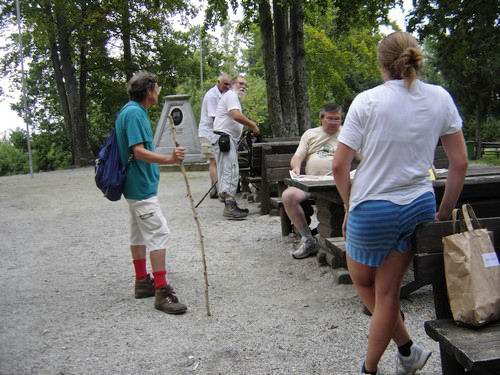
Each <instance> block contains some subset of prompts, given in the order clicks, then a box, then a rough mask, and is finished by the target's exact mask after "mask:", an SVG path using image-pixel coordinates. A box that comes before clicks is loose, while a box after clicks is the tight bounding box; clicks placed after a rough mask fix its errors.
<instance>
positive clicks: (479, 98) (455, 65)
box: [409, 0, 500, 132]
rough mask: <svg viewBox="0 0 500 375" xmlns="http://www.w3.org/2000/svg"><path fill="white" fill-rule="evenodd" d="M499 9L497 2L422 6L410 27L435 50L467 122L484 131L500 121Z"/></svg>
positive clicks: (461, 0)
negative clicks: (489, 120)
mask: <svg viewBox="0 0 500 375" xmlns="http://www.w3.org/2000/svg"><path fill="white" fill-rule="evenodd" d="M499 4H500V3H499V2H498V1H497V0H485V1H479V2H476V1H467V0H457V1H448V2H442V1H437V0H429V1H419V2H417V4H416V6H415V8H414V10H413V12H412V17H411V19H410V24H409V28H410V30H412V31H417V32H418V34H419V36H420V38H421V39H422V40H425V45H426V46H430V47H431V49H432V51H433V54H434V58H433V59H432V60H431V64H432V65H433V67H434V70H435V72H438V73H439V74H440V77H439V78H442V80H443V81H444V82H445V83H446V85H445V86H446V87H447V88H449V90H450V92H451V94H452V95H453V97H454V98H455V99H456V100H457V101H458V103H459V105H460V107H461V110H462V113H463V114H464V117H465V118H467V119H470V118H472V117H475V118H476V119H475V123H476V126H478V127H479V128H481V127H483V124H485V122H486V119H487V117H488V115H494V116H499V115H500V74H499V72H500V49H499V48H498V46H499V45H500V23H499V22H498V17H499V14H500V5H499ZM480 131H481V132H483V131H485V129H480Z"/></svg>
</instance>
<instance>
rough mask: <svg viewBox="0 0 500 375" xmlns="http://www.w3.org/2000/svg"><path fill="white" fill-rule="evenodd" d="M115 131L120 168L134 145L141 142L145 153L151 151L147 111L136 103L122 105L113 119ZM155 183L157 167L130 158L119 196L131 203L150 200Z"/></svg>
mask: <svg viewBox="0 0 500 375" xmlns="http://www.w3.org/2000/svg"><path fill="white" fill-rule="evenodd" d="M115 129H116V138H117V140H118V148H119V150H120V157H121V160H122V163H123V165H126V163H127V161H128V158H129V156H130V155H131V153H132V146H134V145H137V144H139V143H142V144H143V145H144V148H145V149H146V150H149V151H154V150H155V146H154V144H153V130H152V129H151V122H150V121H149V117H148V112H147V110H146V108H144V107H143V106H142V105H141V104H140V103H138V102H135V101H130V102H128V103H127V104H125V105H124V106H123V108H122V109H121V111H120V113H119V114H118V117H117V119H116V122H115ZM159 181H160V168H159V166H158V164H156V163H148V162H145V161H142V160H136V159H132V160H131V162H130V163H129V166H128V169H127V178H126V179H125V189H124V191H123V195H124V197H125V198H127V199H135V200H143V199H148V198H151V197H153V196H155V195H157V192H158V183H159Z"/></svg>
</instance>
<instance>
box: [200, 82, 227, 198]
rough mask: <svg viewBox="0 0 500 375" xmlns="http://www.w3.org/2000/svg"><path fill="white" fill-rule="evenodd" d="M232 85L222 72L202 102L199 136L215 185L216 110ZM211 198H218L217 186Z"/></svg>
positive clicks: (211, 192)
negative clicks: (213, 146) (213, 144)
mask: <svg viewBox="0 0 500 375" xmlns="http://www.w3.org/2000/svg"><path fill="white" fill-rule="evenodd" d="M230 87H231V77H229V75H227V74H226V73H221V75H220V76H219V78H218V80H217V84H216V85H215V86H214V87H212V88H211V89H210V90H208V91H207V92H206V94H205V96H204V97H203V102H202V104H201V113H200V125H199V127H198V136H199V137H200V143H201V150H202V153H203V155H204V156H205V158H206V159H207V160H208V172H209V174H210V180H211V181H212V183H211V185H214V184H215V182H216V181H217V164H216V162H215V154H214V151H213V148H212V143H214V142H215V140H216V138H215V136H214V131H213V130H214V119H215V110H216V109H217V103H219V100H220V98H221V96H222V94H224V93H225V92H226V91H227V90H229V88H230ZM210 198H217V188H216V187H214V188H213V189H212V190H211V191H210Z"/></svg>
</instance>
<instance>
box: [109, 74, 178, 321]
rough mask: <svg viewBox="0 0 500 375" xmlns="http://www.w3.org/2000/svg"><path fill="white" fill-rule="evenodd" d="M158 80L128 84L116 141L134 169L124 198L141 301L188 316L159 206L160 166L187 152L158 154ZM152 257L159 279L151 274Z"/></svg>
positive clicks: (142, 77)
mask: <svg viewBox="0 0 500 375" xmlns="http://www.w3.org/2000/svg"><path fill="white" fill-rule="evenodd" d="M160 89H161V88H160V86H158V79H157V77H156V76H155V75H154V74H152V73H148V72H138V73H136V74H135V75H134V76H133V77H132V78H131V79H130V81H129V82H128V85H127V92H128V95H129V97H130V101H129V102H128V103H127V104H125V106H124V107H123V108H122V109H121V111H120V113H119V115H118V117H117V119H116V123H115V131H116V139H117V142H118V147H119V150H120V158H121V161H122V164H123V165H128V167H127V175H126V179H125V186H124V190H123V195H124V197H125V198H126V199H127V202H128V204H129V209H130V250H131V252H132V259H133V263H134V269H135V275H136V279H135V298H146V297H153V296H154V297H155V304H154V306H155V308H156V309H158V310H160V311H163V312H166V313H168V314H183V313H184V312H186V310H187V307H186V305H184V304H182V303H180V302H179V300H178V298H177V296H176V295H175V292H174V290H173V288H172V286H171V285H170V284H169V282H168V278H167V272H166V267H165V249H166V244H167V241H168V239H169V234H170V231H169V229H168V226H167V221H166V219H165V217H164V216H163V213H162V211H161V208H160V204H159V202H158V197H157V192H158V183H159V180H160V170H159V166H158V164H175V163H179V162H180V161H182V160H183V159H184V153H185V150H184V148H183V147H176V148H175V150H174V152H173V153H172V154H171V155H164V154H160V153H158V152H155V147H154V144H153V131H152V128H151V122H150V120H149V117H148V112H147V110H148V108H150V107H152V106H153V105H156V104H157V103H158V95H159V94H160ZM147 253H149V257H150V261H151V268H152V271H153V278H151V277H150V276H149V274H148V273H147V271H146V254H147Z"/></svg>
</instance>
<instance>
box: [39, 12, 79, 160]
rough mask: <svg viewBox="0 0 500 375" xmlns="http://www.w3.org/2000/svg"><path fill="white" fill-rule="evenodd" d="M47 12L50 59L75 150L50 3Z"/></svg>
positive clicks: (62, 109) (66, 127) (67, 128)
mask: <svg viewBox="0 0 500 375" xmlns="http://www.w3.org/2000/svg"><path fill="white" fill-rule="evenodd" d="M44 9H45V14H46V16H47V20H48V22H47V35H48V39H49V40H48V41H49V50H50V61H51V62H52V67H53V68H54V77H55V80H56V87H57V95H58V96H59V103H60V104H61V112H62V115H63V119H64V131H65V133H66V137H68V141H69V142H70V144H71V149H72V150H73V148H74V145H73V130H72V128H71V114H70V112H69V104H68V98H67V96H66V89H65V87H64V79H63V74H62V71H61V61H60V60H59V52H58V47H57V43H56V37H55V32H54V23H53V22H52V20H53V19H54V18H53V14H52V9H51V6H50V4H48V3H46V4H45V8H44Z"/></svg>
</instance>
